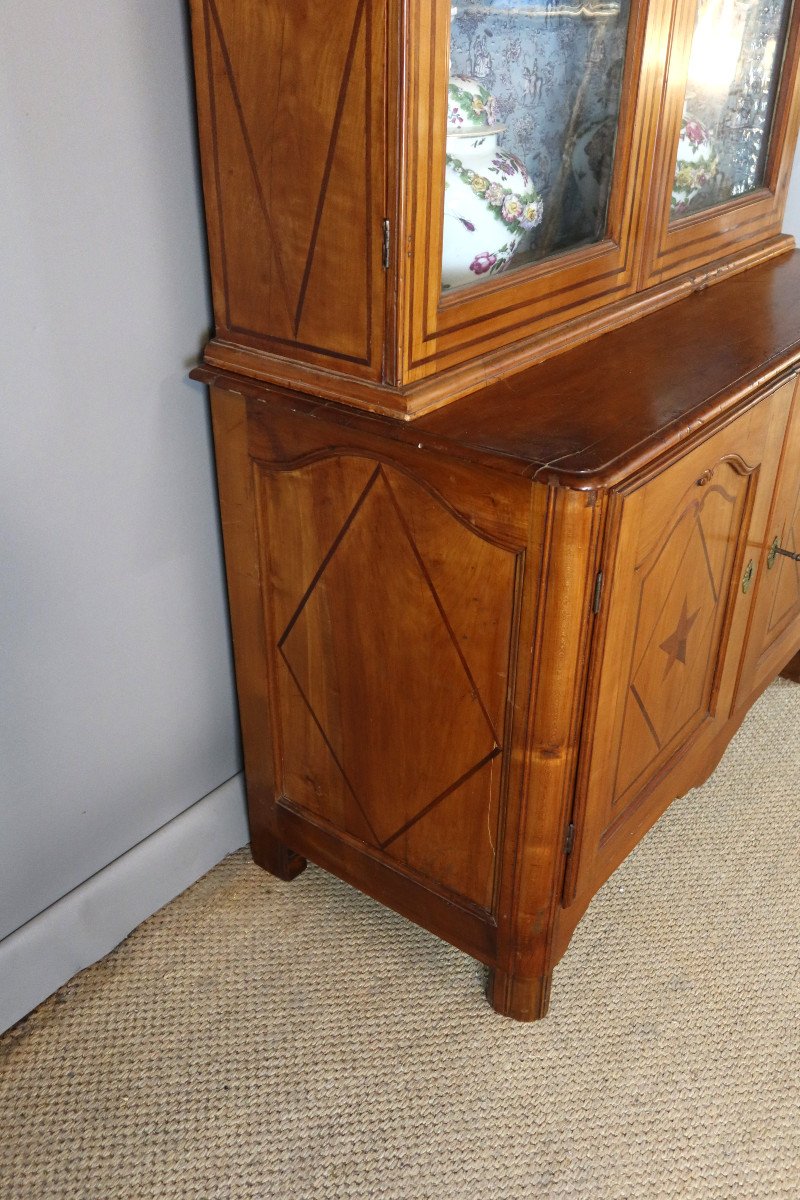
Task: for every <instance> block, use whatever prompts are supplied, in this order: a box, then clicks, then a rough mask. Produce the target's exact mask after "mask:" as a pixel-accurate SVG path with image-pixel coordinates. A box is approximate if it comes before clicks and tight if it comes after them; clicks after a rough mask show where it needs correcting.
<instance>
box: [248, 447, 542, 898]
mask: <svg viewBox="0 0 800 1200" xmlns="http://www.w3.org/2000/svg"><path fill="white" fill-rule="evenodd" d="M255 470H256V495H257V505H258V512H259V519H260V529H261V536H260V541H261V544H262V547H263V553H264V556H265V566H264V570H265V574H266V575H267V577H268V578H269V581H270V589H269V590H270V596H271V604H270V611H269V613H268V614H267V615H268V625H269V629H270V634H269V637H270V639H271V643H272V646H273V661H274V674H275V689H276V696H275V711H276V716H277V720H276V736H277V740H278V744H279V752H278V759H279V761H278V762H277V763H276V773H277V777H278V783H277V790H278V793H279V795H280V797H281V799H280V801H279V802H280V803H281V804H283V805H287V806H289V807H291V808H293V809H295V810H300V811H301V812H302V813H303V814H306V815H309V814H310V815H312V816H313V818H314V819H315V820H317V821H319V822H322V823H324V825H325V826H326V827H328V828H330V829H331V830H335V831H336V833H337V835H345V836H347V837H349V838H351V839H355V840H356V841H357V842H358V843H360V844H362V846H365V847H369V848H370V849H371V850H373V851H377V852H379V853H380V854H381V855H382V856H386V857H388V859H390V860H391V861H393V862H397V863H398V864H401V865H402V867H403V869H404V870H408V871H411V872H413V873H415V874H416V875H418V876H420V877H423V878H425V879H426V880H429V881H430V883H431V885H432V886H437V887H439V888H440V889H445V890H449V891H451V892H453V893H455V894H457V895H458V896H461V897H464V898H465V899H467V900H469V901H471V902H472V903H474V904H477V905H479V906H480V907H481V908H483V909H485V910H491V908H492V905H493V895H494V888H495V882H496V880H495V874H496V871H495V859H496V848H497V845H498V839H499V833H498V819H499V813H500V799H501V788H502V781H503V752H504V748H505V745H506V726H507V714H506V709H507V706H508V703H509V681H510V679H511V677H512V675H513V668H514V656H513V637H514V629H515V610H516V605H517V602H518V596H519V587H520V576H521V566H522V554H521V552H515V551H514V550H513V549H510V548H508V547H506V546H503V545H499V544H497V543H496V542H495V541H493V540H491V539H490V538H489V537H488V536H486V535H484V534H483V533H481V532H479V531H477V530H475V529H471V528H468V527H467V525H466V523H465V522H464V521H463V520H461V519H460V518H459V517H458V516H457V515H456V514H455V513H454V512H453V511H452V510H451V509H449V507H448V506H447V505H445V504H443V503H442V502H441V501H439V500H437V498H436V497H435V496H434V495H433V494H432V493H431V491H430V490H429V489H427V488H425V487H422V486H421V485H420V484H419V483H417V482H416V481H414V480H413V479H411V478H409V476H408V475H406V474H405V473H404V472H403V471H401V470H398V469H396V468H395V467H393V466H391V465H388V464H386V463H381V462H377V461H375V459H373V458H368V457H360V456H355V455H346V454H340V455H333V456H331V457H324V458H322V459H320V460H317V461H311V462H307V463H304V464H301V465H299V466H297V467H292V466H289V467H284V468H279V467H276V466H267V465H266V464H258V465H257V466H256V468H255ZM282 547H287V548H291V553H288V552H285V551H282V549H281V548H282Z"/></svg>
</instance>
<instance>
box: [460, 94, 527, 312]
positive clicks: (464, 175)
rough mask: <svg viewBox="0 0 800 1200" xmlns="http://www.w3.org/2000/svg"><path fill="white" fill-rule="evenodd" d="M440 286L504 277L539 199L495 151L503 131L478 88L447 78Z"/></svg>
mask: <svg viewBox="0 0 800 1200" xmlns="http://www.w3.org/2000/svg"><path fill="white" fill-rule="evenodd" d="M448 99H449V104H448V112H447V146H446V168H445V208H444V243H443V252H442V287H443V289H445V290H447V289H449V288H453V287H462V286H464V285H465V284H468V283H475V282H476V281H477V280H479V279H481V278H482V277H485V276H488V275H497V274H498V273H499V272H501V271H505V270H506V269H507V267H508V266H509V264H510V262H511V260H512V259H513V257H514V255H515V254H516V253H517V252H518V250H520V248H521V247H522V246H523V245H524V244H525V242H526V241H527V235H528V234H529V233H530V231H531V230H533V229H535V228H536V226H537V225H539V224H540V222H541V220H542V215H543V206H542V200H541V197H540V195H539V193H538V192H537V190H536V188H535V187H534V185H533V183H532V181H531V178H530V176H529V174H528V172H527V170H526V168H525V165H524V164H523V163H522V162H521V161H520V160H519V159H518V158H517V157H516V155H514V154H510V153H509V152H508V151H507V150H503V149H501V148H500V146H499V145H498V139H499V137H500V134H501V133H504V132H505V126H504V125H500V124H498V122H497V113H496V104H495V101H494V99H493V98H492V96H491V95H490V94H489V92H488V91H487V90H486V88H485V87H483V85H482V84H480V83H479V82H478V80H477V79H470V78H467V77H466V76H462V75H454V76H452V77H451V79H450V86H449V92H448Z"/></svg>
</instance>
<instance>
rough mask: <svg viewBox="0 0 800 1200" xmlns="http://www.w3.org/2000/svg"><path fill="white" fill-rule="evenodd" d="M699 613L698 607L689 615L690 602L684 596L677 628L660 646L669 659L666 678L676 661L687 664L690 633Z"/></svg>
mask: <svg viewBox="0 0 800 1200" xmlns="http://www.w3.org/2000/svg"><path fill="white" fill-rule="evenodd" d="M699 615H700V609H699V608H698V609H695V611H694V612H693V613H692V615H691V616H689V602H688V600H686V599H685V598H684V601H683V610H682V611H681V616H680V620H679V621H678V624H677V626H676V628H675V632H674V633H671V634H670V635H669V637H668V638H667V639H666V641H664V642H662V643H661V646H660V647H659V649H661V650H663V651H664V653H665V654H666V655H667V657H668V659H669V661H668V663H667V666H666V669H665V671H664V678H665V679H666V678H667V676H668V675H669V673H670V671H671V670H672V668H673V666H674V664H675V663H676V662H679V663H683V665H684V666H686V646H687V643H688V641H689V634H690V633H691V629H692V626H693V625H694V623H695V621H696V620H697V618H698V617H699Z"/></svg>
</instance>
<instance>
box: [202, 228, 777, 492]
mask: <svg viewBox="0 0 800 1200" xmlns="http://www.w3.org/2000/svg"><path fill="white" fill-rule="evenodd" d="M799 300H800V250H798V251H794V252H793V253H789V254H786V255H782V256H781V257H779V258H776V259H773V260H772V261H770V262H767V263H765V264H763V265H761V266H757V267H753V268H751V269H749V270H747V271H744V272H742V273H740V274H738V275H734V276H732V277H731V278H729V279H726V280H724V281H721V282H719V283H716V284H714V285H712V286H710V287H707V288H706V289H705V290H703V291H700V292H696V293H694V294H693V295H691V296H689V297H687V298H685V299H683V300H680V301H677V302H676V303H674V304H672V305H670V306H669V307H667V308H664V309H661V310H660V311H658V312H655V313H652V314H650V315H648V316H645V317H642V318H640V319H639V320H636V321H633V322H632V323H631V324H629V325H626V326H624V327H623V328H621V329H617V330H615V331H613V332H611V333H606V334H604V335H603V336H602V337H599V338H597V339H596V340H594V341H591V342H587V343H585V344H583V345H582V346H579V347H578V348H576V349H573V350H569V351H567V352H565V353H563V354H560V355H558V356H557V357H554V358H551V359H548V360H547V361H546V362H543V363H539V364H537V365H535V366H533V367H530V368H528V369H527V370H524V371H521V372H519V373H518V374H516V375H513V376H510V377H509V378H506V379H499V380H497V381H495V382H493V383H490V384H489V385H488V386H487V387H485V388H482V389H481V390H479V391H476V392H474V393H472V394H471V395H469V396H466V397H464V398H463V399H461V400H455V401H453V402H452V403H451V404H448V405H447V406H445V407H444V408H441V409H439V410H437V411H436V412H433V413H430V414H428V415H426V416H422V417H419V418H417V419H416V420H415V421H413V422H403V421H399V420H397V419H393V418H390V417H384V416H379V415H375V414H370V413H365V412H358V411H356V410H354V409H350V408H345V407H344V406H341V405H338V404H334V403H333V402H330V401H325V400H316V399H314V398H312V397H310V396H309V397H307V398H306V397H303V396H301V395H298V394H297V393H286V392H283V393H281V392H280V391H278V390H277V389H273V388H272V387H271V386H270V385H265V384H258V383H256V382H255V381H252V382H250V383H248V382H247V381H245V380H243V379H241V378H240V377H234V376H231V375H226V374H225V373H222V372H219V371H216V370H214V369H213V368H201V369H200V370H199V371H198V372H197V376H198V377H200V378H203V379H205V380H206V381H207V382H210V383H216V385H217V386H219V387H221V388H223V389H224V388H228V389H230V390H235V391H242V392H245V393H250V394H252V395H253V396H255V397H259V398H265V397H266V396H269V397H270V398H272V396H273V395H275V394H276V391H277V395H276V400H277V397H278V396H280V395H283V396H284V397H285V402H286V403H288V404H290V405H291V407H292V408H293V409H294V410H296V411H305V412H309V413H313V415H315V416H316V417H317V418H322V419H325V420H326V421H331V422H333V423H334V424H335V425H338V426H340V427H342V426H344V427H350V428H352V429H354V430H355V429H358V430H360V431H361V432H372V433H377V434H378V435H379V436H381V437H388V438H390V439H392V440H394V441H399V442H403V443H406V444H409V443H410V444H413V445H417V446H419V447H420V448H422V449H428V450H434V451H438V452H442V453H445V454H452V455H454V456H457V457H459V458H462V459H464V458H466V459H470V460H472V461H475V462H480V463H484V464H486V465H488V466H492V467H495V468H499V469H500V470H503V471H506V472H512V473H514V474H519V475H528V476H536V477H537V478H539V479H541V480H543V481H547V482H551V483H554V484H560V485H562V486H567V487H579V488H587V489H591V488H595V487H603V486H610V485H613V484H614V483H616V482H618V481H620V480H621V479H623V478H625V477H626V476H629V475H630V474H632V473H633V472H634V471H636V470H637V469H638V467H639V466H641V465H643V464H644V463H646V462H647V461H648V460H651V459H653V458H654V457H655V456H656V455H657V454H659V453H661V452H665V451H667V450H669V449H670V448H671V447H673V446H676V445H678V444H680V443H681V442H683V441H685V440H686V438H688V437H690V436H691V435H692V434H693V433H695V432H696V431H697V430H698V428H699V427H700V426H701V425H707V424H708V422H709V421H714V420H715V419H717V418H720V419H724V418H725V417H726V415H728V414H731V413H733V412H735V411H736V410H737V408H739V407H740V406H742V405H743V404H746V402H747V399H748V397H749V396H750V395H751V394H752V392H753V389H754V388H756V387H758V386H759V385H767V384H769V383H770V382H771V381H772V380H775V379H778V378H779V377H780V376H781V375H782V374H783V373H784V372H786V371H787V370H789V369H790V368H791V367H792V366H794V365H795V363H796V362H797V361H798V359H800V305H799V304H798V301H799ZM234 380H235V383H234Z"/></svg>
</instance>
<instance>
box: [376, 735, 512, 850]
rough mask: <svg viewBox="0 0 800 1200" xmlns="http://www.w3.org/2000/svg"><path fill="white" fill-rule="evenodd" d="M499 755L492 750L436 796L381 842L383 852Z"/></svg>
mask: <svg viewBox="0 0 800 1200" xmlns="http://www.w3.org/2000/svg"><path fill="white" fill-rule="evenodd" d="M499 753H500V747H499V746H495V747H494V749H493V750H490V751H489V753H488V754H485V755H484V756H483V758H482V759H481V760H480V762H476V763H475V766H474V767H470V769H469V770H468V771H465V772H464V774H463V775H462V776H461V777H460V779H457V780H456V781H455V783H451V784H450V787H448V788H445V790H444V791H443V792H440V793H439V795H438V796H435V797H434V798H433V800H431V802H430V804H426V805H425V807H424V808H422V809H420V811H419V812H418V813H417V814H416V816H414V817H410V818H409V820H408V821H406V823H405V825H401V827H400V828H399V829H398V830H397V832H396V833H393V834H392V836H391V837H390V838H387V839H386V841H385V842H380V843H379V845H380V848H381V850H385V849H386V847H387V846H391V844H392V842H395V841H397V839H398V838H399V837H402V836H403V834H404V833H408V831H409V829H411V828H412V826H414V825H416V824H417V822H418V821H421V820H422V818H423V817H426V816H427V815H428V813H429V812H431V811H432V809H434V808H436V806H437V804H441V803H442V801H443V800H446V799H447V797H448V796H452V794H453V792H455V791H457V790H458V788H460V787H461V785H462V784H463V783H466V782H467V780H469V779H471V778H472V776H473V775H477V774H478V771H482V770H483V768H484V767H485V766H486V765H487V763H490V762H491V761H492V759H493V758H497V756H498V754H499ZM490 802H491V798H490Z"/></svg>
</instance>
